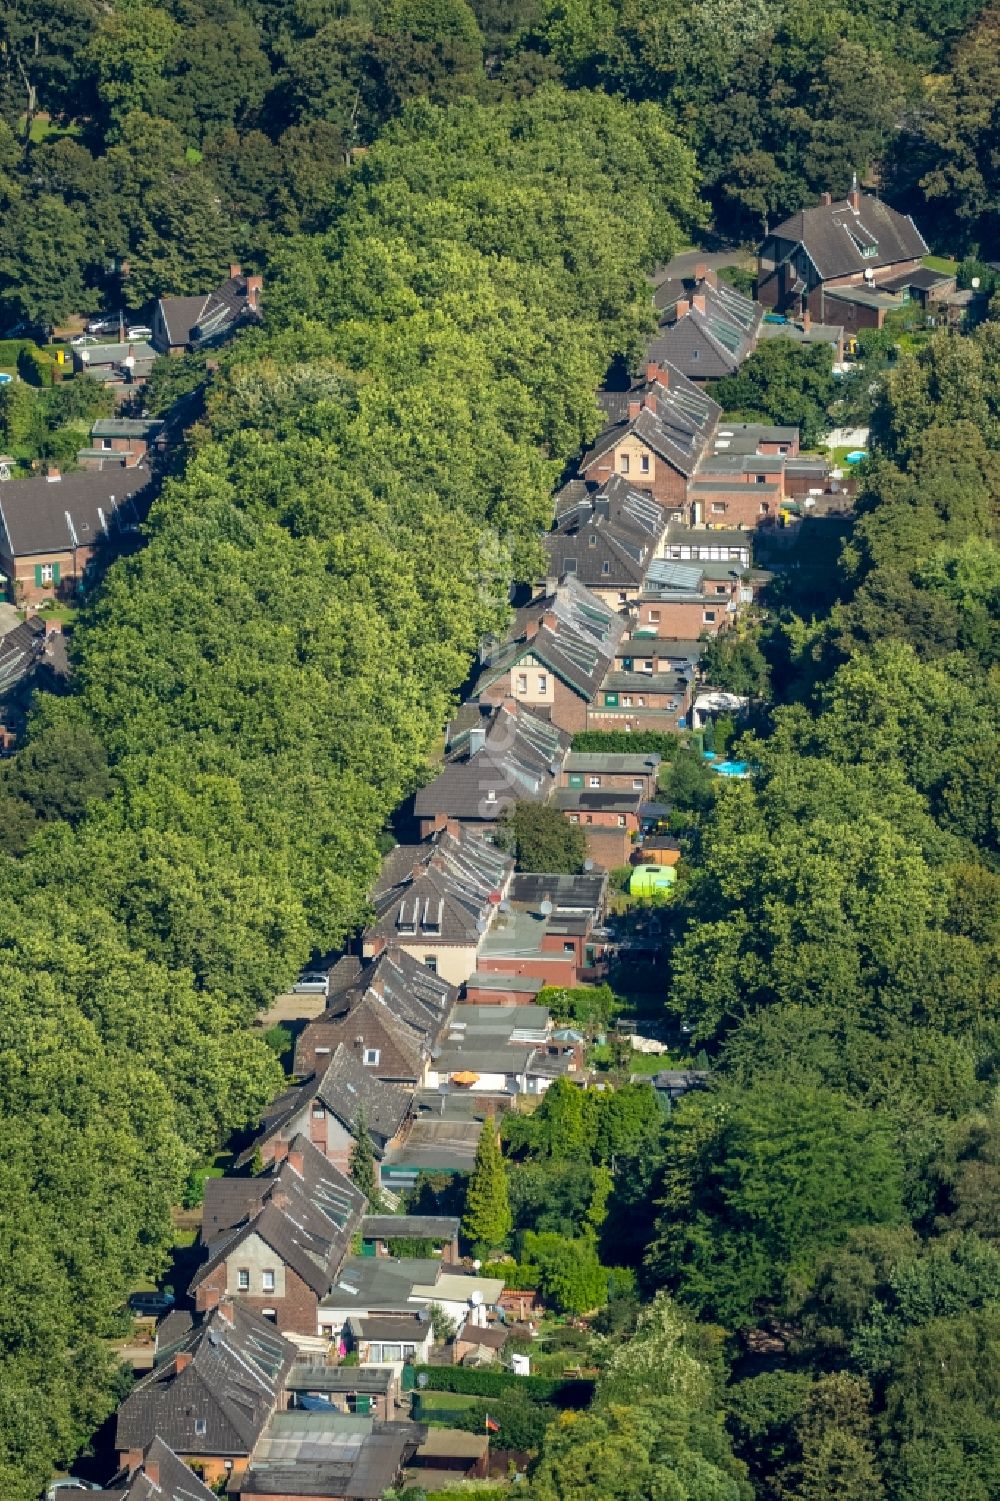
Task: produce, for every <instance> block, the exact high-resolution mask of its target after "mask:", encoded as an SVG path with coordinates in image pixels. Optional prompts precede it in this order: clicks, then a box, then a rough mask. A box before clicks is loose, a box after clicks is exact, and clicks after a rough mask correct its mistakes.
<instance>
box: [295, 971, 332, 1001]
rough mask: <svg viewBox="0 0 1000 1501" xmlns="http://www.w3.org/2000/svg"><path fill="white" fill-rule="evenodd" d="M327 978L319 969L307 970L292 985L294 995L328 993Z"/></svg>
mask: <svg viewBox="0 0 1000 1501" xmlns="http://www.w3.org/2000/svg"><path fill="white" fill-rule="evenodd" d="M326 989H327V978H326V975H324V974H322V973H321V972H320V971H319V970H318V969H309V970H306V972H305V974H304V975H299V978H298V979H297V980H296V982H295V984H294V985H293V986H292V994H293V995H326Z"/></svg>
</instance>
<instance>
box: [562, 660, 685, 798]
mask: <svg viewBox="0 0 1000 1501" xmlns="http://www.w3.org/2000/svg"><path fill="white" fill-rule="evenodd" d="M650 670H652V669H650ZM661 759H662V758H661V757H660V756H659V755H658V754H656V753H655V752H653V751H649V752H641V753H638V754H635V755H633V754H631V753H626V754H615V753H613V752H608V751H571V752H570V754H569V755H568V756H567V757H566V760H565V762H564V764H563V769H562V771H561V772H560V774H559V785H560V787H564V788H568V789H570V790H575V791H578V792H583V791H588V792H600V791H603V792H638V793H639V794H641V796H642V798H643V800H644V801H645V800H646V799H648V798H651V797H655V796H656V781H657V774H658V772H659V769H660V761H661Z"/></svg>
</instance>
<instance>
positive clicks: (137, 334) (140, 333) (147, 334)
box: [128, 323, 153, 339]
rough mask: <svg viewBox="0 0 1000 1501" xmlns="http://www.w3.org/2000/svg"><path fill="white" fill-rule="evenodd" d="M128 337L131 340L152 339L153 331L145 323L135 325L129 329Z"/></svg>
mask: <svg viewBox="0 0 1000 1501" xmlns="http://www.w3.org/2000/svg"><path fill="white" fill-rule="evenodd" d="M128 336H129V338H130V339H151V338H152V337H153V330H152V329H151V328H147V327H146V325H145V323H133V324H132V325H131V327H130V328H129V331H128Z"/></svg>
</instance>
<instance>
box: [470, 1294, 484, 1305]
mask: <svg viewBox="0 0 1000 1501" xmlns="http://www.w3.org/2000/svg"><path fill="white" fill-rule="evenodd" d="M482 1301H483V1295H482V1293H481V1292H474V1293H470V1295H469V1305H470V1307H472V1308H478V1307H479V1306H480V1304H481V1303H482Z"/></svg>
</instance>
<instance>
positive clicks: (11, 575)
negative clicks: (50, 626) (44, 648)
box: [0, 465, 152, 604]
mask: <svg viewBox="0 0 1000 1501" xmlns="http://www.w3.org/2000/svg"><path fill="white" fill-rule="evenodd" d="M151 499H152V486H151V476H150V473H149V470H148V469H146V468H145V467H143V466H142V465H137V466H136V467H134V468H131V469H125V470H119V471H116V472H114V473H107V474H102V473H93V472H90V473H88V472H86V471H84V472H82V473H79V474H66V475H63V474H61V473H60V471H59V470H58V469H57V468H55V466H54V465H50V466H49V472H48V474H45V475H39V476H37V477H36V478H34V479H15V480H6V481H4V482H3V483H2V484H0V569H2V571H3V573H4V574H5V576H6V580H7V592H8V596H9V597H10V598H12V599H14V600H15V601H17V602H18V603H23V604H41V603H42V602H43V601H44V600H48V599H53V598H54V597H55V596H56V595H58V594H59V593H60V592H62V593H65V592H66V591H67V590H68V588H69V587H70V586H72V585H73V584H76V583H78V582H80V581H81V580H82V579H83V577H84V574H85V573H86V570H87V565H88V564H89V563H90V561H91V559H92V558H93V557H94V554H95V552H96V551H97V549H98V548H99V547H100V546H101V544H102V543H103V542H104V541H105V540H106V539H108V538H111V537H114V536H115V535H116V534H117V533H121V532H125V531H131V530H134V529H135V528H136V527H137V526H138V524H139V522H140V521H141V519H142V517H143V515H144V514H145V511H146V509H147V507H148V505H149V502H150V500H151Z"/></svg>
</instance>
